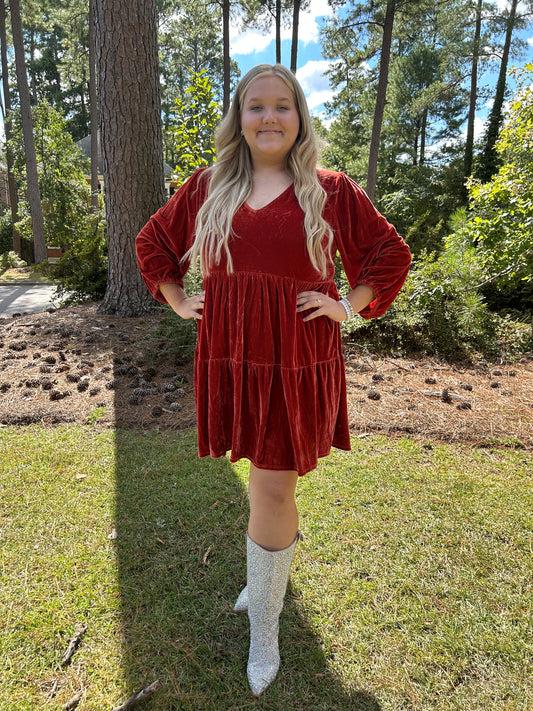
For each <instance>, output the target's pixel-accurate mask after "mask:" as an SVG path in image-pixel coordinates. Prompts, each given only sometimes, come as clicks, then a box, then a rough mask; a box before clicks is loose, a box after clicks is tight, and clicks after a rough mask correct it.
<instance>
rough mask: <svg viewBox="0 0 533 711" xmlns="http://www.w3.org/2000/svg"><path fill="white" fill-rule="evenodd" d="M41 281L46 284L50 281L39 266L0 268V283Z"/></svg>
mask: <svg viewBox="0 0 533 711" xmlns="http://www.w3.org/2000/svg"><path fill="white" fill-rule="evenodd" d="M20 281H27V282H43V283H45V284H48V283H50V282H51V279H50V277H49V276H48V275H47V274H46V272H45V271H44V270H43V269H42V268H41V267H33V266H29V267H23V268H20V269H2V268H0V283H6V284H10V283H11V282H20Z"/></svg>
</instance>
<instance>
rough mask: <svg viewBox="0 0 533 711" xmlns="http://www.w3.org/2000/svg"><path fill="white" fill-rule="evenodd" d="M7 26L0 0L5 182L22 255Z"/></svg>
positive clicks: (15, 247) (14, 236) (16, 244)
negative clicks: (17, 226) (12, 137)
mask: <svg viewBox="0 0 533 711" xmlns="http://www.w3.org/2000/svg"><path fill="white" fill-rule="evenodd" d="M7 51H8V48H7V27H6V4H5V0H0V54H1V64H2V88H3V98H4V102H3V104H2V116H3V119H4V132H5V136H6V164H7V166H6V167H7V182H8V190H9V206H10V208H11V230H12V245H13V251H14V252H15V253H16V254H18V255H19V257H21V256H22V242H21V239H20V234H19V232H18V230H17V228H16V227H15V224H16V223H17V222H18V193H17V186H16V184H15V178H14V175H13V156H12V152H11V148H10V145H9V142H10V139H11V90H10V87H9V69H8V62H7Z"/></svg>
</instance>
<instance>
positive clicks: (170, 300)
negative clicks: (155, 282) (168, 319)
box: [159, 283, 205, 319]
mask: <svg viewBox="0 0 533 711" xmlns="http://www.w3.org/2000/svg"><path fill="white" fill-rule="evenodd" d="M159 291H160V292H161V294H162V295H163V297H164V298H165V300H166V302H167V304H168V305H169V306H170V307H171V308H172V310H173V311H175V312H176V313H177V314H178V316H181V318H184V319H189V318H196V319H201V318H202V309H203V308H204V294H205V292H203V291H202V292H200V293H199V294H195V295H194V296H187V294H186V293H185V290H184V289H183V287H181V286H180V285H179V284H174V283H167V284H159Z"/></svg>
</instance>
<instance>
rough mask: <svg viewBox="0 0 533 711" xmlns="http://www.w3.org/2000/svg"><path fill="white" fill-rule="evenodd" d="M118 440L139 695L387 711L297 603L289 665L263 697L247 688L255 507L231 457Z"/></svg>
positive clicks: (289, 625) (172, 438) (127, 603)
mask: <svg viewBox="0 0 533 711" xmlns="http://www.w3.org/2000/svg"><path fill="white" fill-rule="evenodd" d="M131 442H132V439H131V437H130V438H124V437H121V433H120V430H118V431H117V440H116V447H117V455H116V457H117V486H116V513H115V517H116V529H117V534H118V537H117V541H116V543H117V555H118V565H119V582H120V594H121V605H122V617H123V621H122V622H123V649H124V652H123V665H124V671H125V678H126V682H127V685H128V689H129V691H130V693H134V692H137V691H139V690H140V689H141V688H143V687H145V686H147V685H148V684H150V683H151V682H153V681H155V680H156V679H159V680H160V681H161V683H162V686H161V688H160V689H159V691H157V692H156V693H155V694H154V695H153V696H152V697H151V698H150V699H147V700H146V701H145V702H144V703H143V704H142V708H143V709H152V711H154V710H156V709H157V711H172V710H174V709H176V710H177V709H180V710H191V711H192V710H193V709H194V710H195V711H197V710H198V709H205V710H206V711H210V710H212V711H223V710H224V709H234V710H237V709H245V708H254V707H255V708H261V709H283V710H289V709H290V710H291V711H298V710H302V711H304V710H305V711H307V710H311V709H312V710H313V711H319V710H320V709H324V710H326V709H331V710H333V709H336V710H339V709H352V710H354V711H379V710H380V708H381V707H380V705H379V703H378V702H377V700H376V699H375V698H374V697H373V696H372V695H371V694H368V693H366V692H364V691H359V690H355V691H353V692H348V691H347V690H346V689H345V688H343V686H342V685H341V683H340V681H339V680H338V679H337V678H336V677H335V676H333V675H332V674H331V673H330V672H329V671H328V666H327V662H326V659H325V657H324V653H323V651H322V646H321V640H320V638H319V637H318V636H317V635H316V634H315V633H314V632H313V631H312V630H311V629H310V627H309V624H308V623H307V622H306V620H305V617H304V615H303V614H302V613H301V611H300V610H299V609H298V605H297V604H296V602H295V601H294V600H291V598H290V589H289V594H288V596H287V603H286V605H285V609H284V612H283V614H282V619H281V631H280V644H281V655H282V668H281V671H280V673H279V675H278V678H277V679H276V681H275V682H274V683H273V684H272V686H271V687H270V688H269V689H268V690H267V691H266V692H265V693H264V694H263V695H262V696H261V697H260V698H259V699H254V697H253V696H252V695H251V693H250V691H249V689H248V683H247V679H246V660H247V651H248V618H247V616H246V615H242V614H241V615H238V614H235V613H234V612H233V610H232V607H233V603H234V601H235V599H236V597H237V595H238V593H239V591H240V589H241V587H242V585H243V584H244V581H245V577H246V562H245V531H246V525H247V520H248V498H247V493H246V490H245V487H244V485H243V482H242V480H241V479H240V478H239V476H238V474H237V472H236V470H235V469H234V467H233V466H232V465H230V463H229V462H228V460H227V459H220V460H199V459H197V457H196V438H195V434H194V432H192V433H185V434H183V433H180V434H176V433H172V432H168V433H154V432H152V433H139V437H138V440H137V441H136V442H135V444H132V443H131Z"/></svg>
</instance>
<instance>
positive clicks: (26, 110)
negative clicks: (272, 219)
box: [10, 0, 46, 264]
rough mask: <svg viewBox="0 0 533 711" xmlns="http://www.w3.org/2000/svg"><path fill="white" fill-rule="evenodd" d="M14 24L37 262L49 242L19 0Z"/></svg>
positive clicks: (12, 4)
mask: <svg viewBox="0 0 533 711" xmlns="http://www.w3.org/2000/svg"><path fill="white" fill-rule="evenodd" d="M10 9H11V27H12V30H13V46H14V49H15V64H16V72H17V86H18V92H19V99H20V115H21V121H22V132H23V136H24V155H25V163H26V197H27V200H28V204H29V212H30V217H31V225H32V235H33V248H34V258H35V262H36V263H37V264H40V263H41V262H43V261H44V260H45V259H46V242H45V238H44V224H43V210H42V206H41V195H40V193H39V179H38V173H37V159H36V155H35V142H34V137H33V126H32V120H31V105H30V91H29V86H28V75H27V72H26V57H25V54H24V40H23V34H22V18H21V13H20V2H19V0H10Z"/></svg>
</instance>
